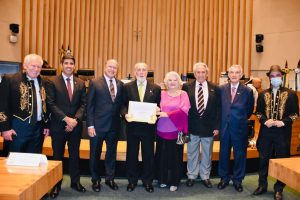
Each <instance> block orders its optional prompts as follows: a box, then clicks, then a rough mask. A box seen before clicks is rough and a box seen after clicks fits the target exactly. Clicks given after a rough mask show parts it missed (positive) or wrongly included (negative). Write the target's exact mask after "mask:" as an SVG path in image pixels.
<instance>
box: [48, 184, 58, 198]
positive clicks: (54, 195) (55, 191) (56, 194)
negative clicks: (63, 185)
mask: <svg viewBox="0 0 300 200" xmlns="http://www.w3.org/2000/svg"><path fill="white" fill-rule="evenodd" d="M59 191H60V187H59V186H54V188H53V189H52V190H51V192H50V195H49V196H50V198H51V199H55V198H56V197H57V196H58V194H59Z"/></svg>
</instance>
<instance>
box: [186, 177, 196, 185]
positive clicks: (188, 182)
mask: <svg viewBox="0 0 300 200" xmlns="http://www.w3.org/2000/svg"><path fill="white" fill-rule="evenodd" d="M194 183H195V180H194V179H188V180H187V181H186V186H188V187H192V186H193V185H194Z"/></svg>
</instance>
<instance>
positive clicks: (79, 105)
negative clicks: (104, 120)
mask: <svg viewBox="0 0 300 200" xmlns="http://www.w3.org/2000/svg"><path fill="white" fill-rule="evenodd" d="M73 81H74V89H73V96H72V101H70V98H69V95H68V89H67V86H66V84H65V81H64V79H63V76H62V75H58V76H55V77H53V78H51V79H50V80H49V82H48V84H47V86H46V93H47V103H48V107H49V109H50V111H51V122H50V128H51V130H54V131H59V130H61V129H65V125H66V123H65V122H64V121H63V119H64V118H65V117H66V116H68V117H72V118H76V119H77V121H78V123H79V124H80V123H81V122H82V119H83V116H84V113H85V106H86V92H85V85H84V82H83V81H82V80H81V79H79V78H77V77H74V76H73Z"/></svg>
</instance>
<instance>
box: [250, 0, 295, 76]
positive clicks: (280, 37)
mask: <svg viewBox="0 0 300 200" xmlns="http://www.w3.org/2000/svg"><path fill="white" fill-rule="evenodd" d="M253 3H254V5H253V35H252V41H253V44H252V74H253V75H258V76H260V77H262V78H264V79H265V80H267V79H266V76H265V70H267V69H268V68H269V67H270V66H271V65H272V64H279V65H281V66H284V65H285V61H286V60H287V61H288V67H289V68H295V67H296V66H297V64H298V61H299V59H300V12H299V11H300V1H299V0H254V2H253ZM255 34H264V37H265V38H264V40H263V42H262V44H263V46H264V52H263V53H256V51H255Z"/></svg>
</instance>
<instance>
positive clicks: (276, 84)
mask: <svg viewBox="0 0 300 200" xmlns="http://www.w3.org/2000/svg"><path fill="white" fill-rule="evenodd" d="M281 83H282V79H281V77H275V78H271V85H272V86H273V87H275V88H278V87H279V86H280V85H281Z"/></svg>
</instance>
